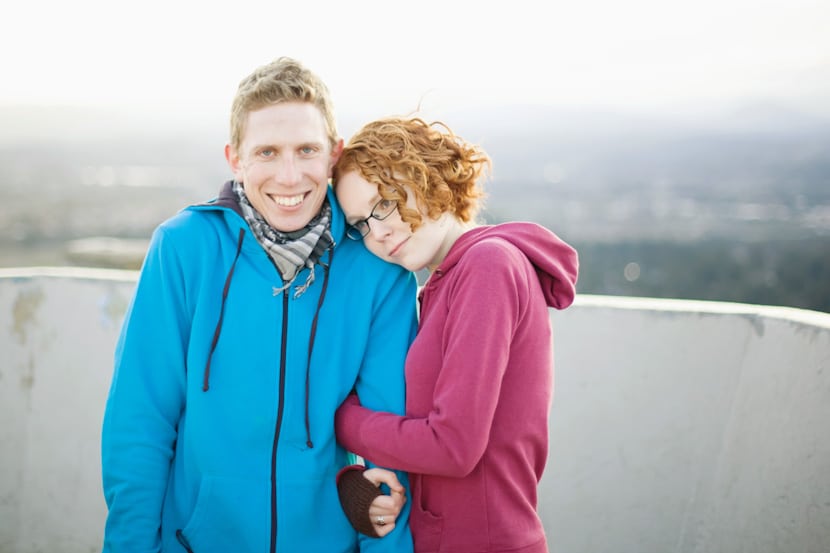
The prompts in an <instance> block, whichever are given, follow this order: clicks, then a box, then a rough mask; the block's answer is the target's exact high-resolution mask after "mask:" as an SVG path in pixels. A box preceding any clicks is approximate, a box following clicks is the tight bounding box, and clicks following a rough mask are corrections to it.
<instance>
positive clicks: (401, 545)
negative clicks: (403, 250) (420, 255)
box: [356, 267, 418, 552]
mask: <svg viewBox="0 0 830 553" xmlns="http://www.w3.org/2000/svg"><path fill="white" fill-rule="evenodd" d="M390 268H391V267H390ZM394 269H395V271H398V272H399V276H398V278H396V279H395V280H394V282H393V284H392V286H391V287H389V289H388V290H387V291H386V294H385V295H381V296H379V297H377V298H376V299H375V309H374V312H373V319H372V324H371V327H370V331H369V336H368V341H367V348H366V355H365V357H364V359H363V364H362V366H361V369H360V373H359V374H358V379H357V383H356V389H357V393H358V395H359V396H360V401H361V404H363V405H365V406H367V407H369V408H371V409H375V410H379V411H387V412H391V413H396V414H399V415H402V414H404V412H405V410H406V397H405V392H406V385H405V378H404V362H405V360H406V353H407V351H408V349H409V346H410V344H411V343H412V339H413V338H414V337H415V332H416V330H417V325H418V321H417V312H416V307H417V297H416V294H417V282H416V280H415V275H413V274H412V273H410V272H408V271H403V270H401V269H399V268H397V267H395V268H394ZM365 461H366V465H367V466H368V467H373V466H376V465H375V464H374V463H372V460H371V457H370V456H369V457H366V458H365ZM392 468H394V467H392ZM396 476H397V478H398V480H399V481H400V483H401V484H402V485H403V486H404V488H405V489H406V490H407V492H406V493H407V495H408V494H409V480H408V478H407V475H406V473H404V472H401V471H396ZM384 488H385V487H384ZM384 493H388V490H387V489H384ZM408 499H409V498H408ZM410 504H411V501H409V500H407V501H406V503H405V504H404V506H403V509H402V510H401V513H400V515H399V516H398V518H397V520H396V524H395V529H394V530H393V531H392V532H390V533H389V534H388V535H387V536H385V537H384V538H382V539H377V538H370V537H367V536H364V535H361V536H360V539H361V551H372V552H381V551H394V552H399V551H400V552H406V551H412V537H411V534H410V530H409V505H410Z"/></svg>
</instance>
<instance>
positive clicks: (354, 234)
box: [346, 198, 398, 240]
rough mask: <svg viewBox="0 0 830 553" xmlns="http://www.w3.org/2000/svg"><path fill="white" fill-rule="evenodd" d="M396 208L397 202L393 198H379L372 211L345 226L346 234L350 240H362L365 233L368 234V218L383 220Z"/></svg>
mask: <svg viewBox="0 0 830 553" xmlns="http://www.w3.org/2000/svg"><path fill="white" fill-rule="evenodd" d="M397 208H398V202H396V201H395V200H386V199H384V198H381V199H380V200H378V203H376V204H375V206H374V207H373V208H372V213H370V214H369V216H368V217H366V218H365V219H361V220H360V221H358V222H356V223H353V224H351V225H348V226H347V227H346V236H348V237H349V238H351V239H352V240H362V239H363V238H364V237H365V236H366V235H367V234H369V219H377V220H378V221H383V220H384V219H386V218H387V217H389V216H390V215H392V212H393V211H395V209H397Z"/></svg>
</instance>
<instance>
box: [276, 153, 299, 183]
mask: <svg viewBox="0 0 830 553" xmlns="http://www.w3.org/2000/svg"><path fill="white" fill-rule="evenodd" d="M300 174H301V173H300V167H299V165H298V163H297V160H296V159H294V157H293V156H282V157H280V159H278V160H277V162H276V167H275V169H274V179H275V180H276V181H277V182H278V183H279V184H283V185H285V186H295V185H297V184H299V183H300V180H301V177H300Z"/></svg>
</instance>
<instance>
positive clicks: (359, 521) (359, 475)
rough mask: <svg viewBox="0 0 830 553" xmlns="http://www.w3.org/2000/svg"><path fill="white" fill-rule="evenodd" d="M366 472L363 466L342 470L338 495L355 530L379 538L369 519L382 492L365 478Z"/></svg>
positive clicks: (352, 466)
mask: <svg viewBox="0 0 830 553" xmlns="http://www.w3.org/2000/svg"><path fill="white" fill-rule="evenodd" d="M364 470H366V467H364V466H362V465H349V466H348V467H344V468H343V469H341V470H340V472H339V473H338V474H337V494H338V495H339V496H340V506H341V507H342V508H343V512H344V513H345V514H346V518H348V519H349V522H350V523H351V524H352V526H353V527H354V529H355V530H357V531H358V532H360V533H361V534H366V535H367V536H371V537H373V538H377V537H378V533H377V532H375V527H374V526H372V521H371V520H370V519H369V505H371V504H372V501H374V500H375V498H376V497H377V496H379V495H381V491H380V488H378V487H377V486H375V485H374V484H372V483H371V482H369V480H367V479H366V478H364V477H363V471H364Z"/></svg>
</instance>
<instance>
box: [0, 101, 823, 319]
mask: <svg viewBox="0 0 830 553" xmlns="http://www.w3.org/2000/svg"><path fill="white" fill-rule="evenodd" d="M446 121H447V123H449V124H450V125H451V126H452V127H453V128H454V129H455V130H456V131H457V132H458V133H459V134H461V135H462V136H464V137H465V138H468V139H470V140H472V141H476V142H479V143H481V144H482V145H483V146H484V147H485V149H486V150H487V151H488V152H489V153H490V155H491V157H492V158H493V162H494V165H493V174H492V178H491V179H490V180H489V181H488V182H487V184H486V188H487V191H488V194H489V197H488V200H487V210H486V212H485V218H486V221H487V222H500V221H505V220H528V221H535V222H538V223H541V224H543V225H545V226H547V227H549V228H550V229H551V230H553V231H554V232H556V233H557V234H559V235H560V236H561V237H563V238H564V239H566V240H567V241H569V242H570V243H572V244H573V245H574V246H576V247H577V249H578V250H579V252H580V261H581V272H580V280H579V284H578V288H579V291H580V292H582V293H591V294H615V295H629V296H650V297H674V298H688V299H703V300H719V301H735V302H746V303H759V304H767V305H784V306H790V307H801V308H807V309H814V310H819V311H828V312H830V122H829V121H826V120H822V119H819V118H816V117H810V116H804V115H801V114H798V113H794V112H791V111H786V110H783V109H780V108H776V107H775V106H759V107H756V108H753V109H751V110H750V109H745V110H743V111H742V112H735V113H732V114H730V115H729V116H728V117H722V118H720V119H717V120H714V119H707V120H694V118H687V119H686V120H685V122H681V121H682V120H681V119H676V120H672V121H670V120H667V119H662V120H661V119H658V118H655V117H651V118H647V117H637V116H633V115H621V114H614V113H588V112H579V111H557V110H554V109H549V108H545V109H542V108H535V107H530V106H527V107H513V108H509V109H508V108H505V109H504V111H492V110H491V111H488V112H486V113H466V114H465V113H459V114H456V115H455V116H453V117H452V118H451V119H450V118H448V119H447V120H446ZM357 123H359V122H346V124H343V122H342V121H341V127H342V128H341V132H343V134H344V136H346V137H348V135H349V134H350V133H351V132H353V130H354V129H355V128H356V124H357ZM223 124H224V120H222V121H218V122H216V124H213V125H211V124H207V123H200V124H194V123H184V122H177V121H171V120H169V119H164V118H159V119H158V120H154V119H152V118H150V119H148V118H146V117H142V116H139V115H133V116H128V115H125V114H119V113H108V112H105V111H100V110H92V109H61V108H50V109H43V108H39V109H34V108H32V109H10V108H7V109H3V110H0V169H2V174H3V175H4V178H3V179H2V180H0V191H1V192H2V195H3V198H4V201H3V202H2V204H0V267H16V266H33V265H87V266H88V265H99V266H108V267H119V268H136V266H137V265H136V263H137V262H136V260H137V259H138V260H140V256H141V251H142V248H143V247H144V246H145V245H146V241H147V239H148V238H149V236H150V233H151V232H152V230H153V228H154V227H155V226H156V225H157V224H159V223H160V222H161V221H162V220H164V219H166V218H167V217H169V216H171V215H173V214H174V213H175V212H176V211H177V210H178V209H180V208H181V207H183V206H185V205H187V204H189V203H193V202H198V201H202V200H205V199H209V198H210V197H212V196H213V195H214V194H215V193H216V192H217V190H218V188H219V186H220V185H221V183H222V182H223V181H224V180H226V179H227V178H229V177H230V173H229V171H228V169H227V166H226V164H225V160H224V158H223V154H222V148H223V146H224V143H225V140H226V129H225V128H224V127H223V126H222V125H223Z"/></svg>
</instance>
